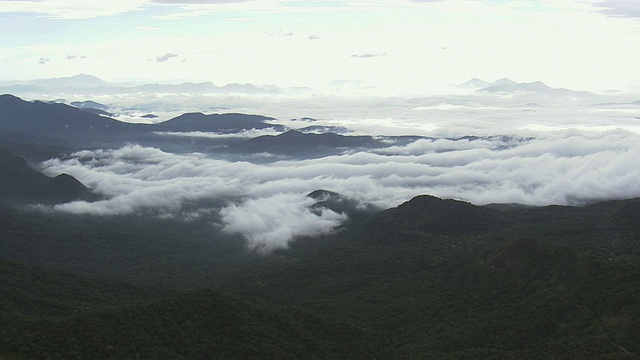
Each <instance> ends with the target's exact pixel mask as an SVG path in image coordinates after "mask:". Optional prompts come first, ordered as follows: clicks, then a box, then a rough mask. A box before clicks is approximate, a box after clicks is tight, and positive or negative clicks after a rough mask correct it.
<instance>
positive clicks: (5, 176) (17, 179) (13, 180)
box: [0, 148, 49, 199]
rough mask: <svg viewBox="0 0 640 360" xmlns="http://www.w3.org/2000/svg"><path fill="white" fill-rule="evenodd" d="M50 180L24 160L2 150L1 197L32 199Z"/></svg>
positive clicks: (0, 167) (0, 160) (0, 153)
mask: <svg viewBox="0 0 640 360" xmlns="http://www.w3.org/2000/svg"><path fill="white" fill-rule="evenodd" d="M48 179H49V178H48V177H47V176H46V175H44V174H41V173H39V172H38V171H36V170H34V169H32V168H31V166H29V164H28V163H27V161H26V160H25V159H24V158H22V157H20V156H17V155H15V154H13V153H12V152H10V151H8V150H5V149H1V148H0V197H2V198H11V199H23V198H32V197H33V196H34V194H35V191H36V189H37V188H38V187H40V186H42V185H43V184H45V183H46V182H47V180H48Z"/></svg>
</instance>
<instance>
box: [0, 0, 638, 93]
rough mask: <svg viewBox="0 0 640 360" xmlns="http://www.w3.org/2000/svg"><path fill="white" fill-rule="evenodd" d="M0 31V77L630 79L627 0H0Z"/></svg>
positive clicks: (633, 10)
mask: <svg viewBox="0 0 640 360" xmlns="http://www.w3.org/2000/svg"><path fill="white" fill-rule="evenodd" d="M0 31H1V32H2V36H1V37H0V68H1V69H3V70H2V71H0V80H26V79H35V78H51V77H63V76H73V75H76V74H79V73H86V74H92V75H95V76H98V77H100V78H102V79H104V80H108V81H114V80H125V79H145V80H147V81H153V82H159V81H172V80H185V81H194V82H199V81H211V82H213V83H215V84H227V83H234V82H238V83H246V82H250V83H253V84H276V85H278V86H281V87H286V86H309V87H320V86H324V85H326V84H328V83H331V82H334V81H339V80H359V81H362V82H363V84H366V85H371V86H375V87H379V88H382V89H389V88H393V89H396V90H398V89H407V90H412V91H413V90H425V91H429V90H434V91H437V89H440V88H443V87H444V86H446V85H449V84H451V83H461V82H464V81H466V80H468V79H469V78H472V77H478V78H481V79H484V80H487V81H493V80H496V79H498V78H502V77H507V78H510V79H512V80H515V81H518V82H531V81H536V80H541V81H544V82H545V83H547V84H548V85H550V86H553V87H566V88H571V89H577V90H591V91H603V90H612V89H622V90H624V89H628V88H633V87H637V86H638V85H640V67H638V66H637V64H640V52H639V51H637V45H638V44H640V2H638V1H636V0H573V1H569V0H531V1H510V0H472V1H457V0H440V1H439V0H422V1H418V0H415V1H409V0H371V1H358V0H354V1H348V0H344V1H318V0H305V1H296V0H281V1H276V0H259V1H242V0H109V1H90V2H89V1H84V0H19V1H14V0H0ZM398 91H401V90H398Z"/></svg>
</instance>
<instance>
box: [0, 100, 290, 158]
mask: <svg viewBox="0 0 640 360" xmlns="http://www.w3.org/2000/svg"><path fill="white" fill-rule="evenodd" d="M86 110H89V111H86ZM91 111H93V112H96V113H99V114H101V115H98V114H94V113H91ZM104 115H108V114H105V113H103V112H102V110H99V109H97V110H96V109H91V108H86V109H84V110H83V109H79V108H76V107H73V106H69V105H65V104H60V103H44V102H40V101H34V102H29V101H24V100H22V99H20V98H17V97H15V96H12V95H0V137H2V136H3V134H5V135H6V134H22V135H23V136H27V137H30V138H32V139H35V138H45V137H46V138H52V139H60V140H63V141H65V142H67V143H68V144H69V145H72V146H76V147H93V146H120V145H122V144H125V143H127V142H138V141H140V142H143V143H145V144H147V145H150V146H154V145H155V144H156V143H157V144H163V143H167V140H168V139H167V137H162V138H161V137H160V136H159V135H156V134H155V132H167V131H168V132H196V131H202V132H223V133H235V132H240V131H243V130H250V129H265V128H274V129H275V130H277V131H284V130H285V127H284V126H282V125H278V124H269V123H268V121H270V120H273V118H270V117H266V116H260V115H246V114H233V113H231V114H212V115H204V114H201V113H189V114H184V115H181V116H178V117H176V118H173V119H171V120H168V121H165V122H162V123H158V124H131V123H125V122H121V121H118V120H115V119H112V118H110V117H108V116H104ZM172 140H173V139H172ZM212 141H213V140H208V141H206V142H202V143H203V144H204V145H203V146H209V145H211V142H212ZM176 142H179V141H177V140H176ZM183 142H184V139H183ZM199 144H200V142H196V143H193V144H191V145H193V146H200V145H199ZM195 150H197V149H195Z"/></svg>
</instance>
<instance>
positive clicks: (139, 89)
mask: <svg viewBox="0 0 640 360" xmlns="http://www.w3.org/2000/svg"><path fill="white" fill-rule="evenodd" d="M52 92H53V93H60V94H63V93H67V94H69V93H70V94H91V95H94V96H95V95H107V94H136V93H187V94H255V95H265V94H277V93H279V92H281V90H280V89H279V88H278V87H276V86H274V85H268V86H256V85H253V84H236V83H234V84H226V85H224V86H216V85H214V84H213V83H211V82H202V83H192V82H185V83H180V84H140V85H129V84H120V83H110V82H107V81H104V80H102V79H100V78H97V77H95V76H93V75H88V74H80V75H75V76H70V77H61V78H53V79H39V80H27V81H3V82H0V93H14V94H22V93H33V94H44V93H52Z"/></svg>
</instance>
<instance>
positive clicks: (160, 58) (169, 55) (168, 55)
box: [156, 53, 178, 62]
mask: <svg viewBox="0 0 640 360" xmlns="http://www.w3.org/2000/svg"><path fill="white" fill-rule="evenodd" d="M177 56H178V54H174V53H166V54H164V55H162V56H158V57H156V61H157V62H165V61H167V60H169V59H171V58H174V57H177Z"/></svg>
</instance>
